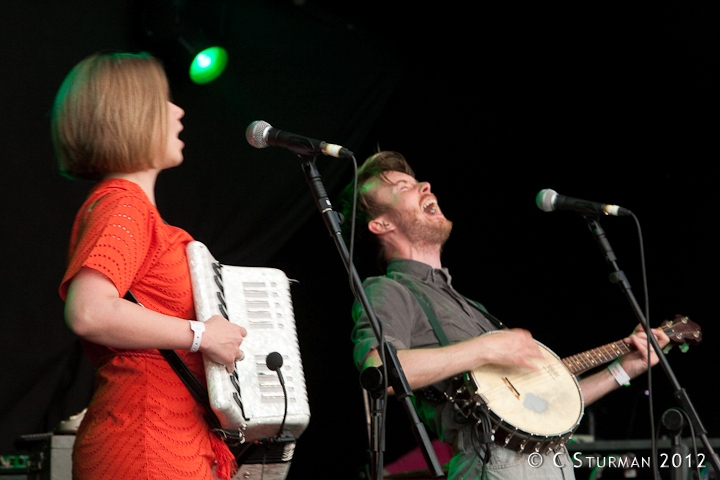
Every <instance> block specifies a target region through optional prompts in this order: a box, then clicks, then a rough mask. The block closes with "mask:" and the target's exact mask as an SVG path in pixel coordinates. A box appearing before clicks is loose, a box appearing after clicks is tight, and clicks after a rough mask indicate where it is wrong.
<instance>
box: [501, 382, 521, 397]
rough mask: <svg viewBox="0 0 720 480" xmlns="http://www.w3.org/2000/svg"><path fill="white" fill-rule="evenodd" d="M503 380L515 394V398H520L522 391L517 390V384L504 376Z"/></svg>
mask: <svg viewBox="0 0 720 480" xmlns="http://www.w3.org/2000/svg"><path fill="white" fill-rule="evenodd" d="M502 380H503V382H505V385H507V387H508V388H509V389H510V391H511V392H512V394H513V395H515V398H517V399H518V400H520V392H518V391H517V388H515V386H514V385H513V384H512V382H511V381H510V379H509V378H507V377H502Z"/></svg>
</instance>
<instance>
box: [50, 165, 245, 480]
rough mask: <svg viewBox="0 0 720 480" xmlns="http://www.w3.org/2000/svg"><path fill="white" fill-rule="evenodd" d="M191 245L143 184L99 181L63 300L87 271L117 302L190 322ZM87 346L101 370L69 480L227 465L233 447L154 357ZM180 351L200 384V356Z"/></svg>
mask: <svg viewBox="0 0 720 480" xmlns="http://www.w3.org/2000/svg"><path fill="white" fill-rule="evenodd" d="M190 241H192V237H191V236H190V235H189V234H188V233H187V232H185V231H184V230H182V229H180V228H177V227H173V226H170V225H167V224H165V223H164V222H163V220H162V218H161V217H160V213H159V212H158V210H157V208H156V207H155V206H154V205H152V204H151V203H150V201H149V199H148V198H147V196H146V195H145V193H144V192H143V191H142V189H141V188H140V187H139V186H138V185H137V184H135V183H133V182H130V181H127V180H122V179H110V180H105V181H103V182H100V183H99V184H98V185H97V186H96V187H95V188H94V189H93V190H92V192H91V193H90V195H89V197H88V199H87V200H86V201H85V203H84V204H83V206H82V207H81V209H80V211H79V212H78V214H77V216H76V218H75V223H74V225H73V230H72V236H71V240H70V253H69V259H68V269H67V271H66V273H65V276H64V278H63V280H62V283H61V285H60V296H61V297H62V298H63V300H65V298H66V295H67V289H68V285H69V280H71V279H72V277H73V276H74V275H75V274H76V273H77V272H78V271H79V270H80V269H81V268H82V267H89V268H93V269H95V270H98V271H100V272H102V273H103V274H105V275H106V276H107V277H108V278H109V279H110V280H111V281H112V282H113V283H114V284H115V287H116V288H117V290H118V292H119V293H120V295H121V296H122V295H125V293H126V292H127V291H128V290H131V291H132V292H133V294H134V295H135V297H136V298H137V299H138V301H139V302H140V303H141V304H142V305H144V306H145V307H146V308H149V309H151V310H155V311H157V312H161V313H164V314H167V315H172V316H175V317H179V318H186V319H188V320H191V319H194V318H195V311H194V306H193V298H192V289H191V288H192V287H191V283H190V272H189V268H188V263H187V256H186V253H185V247H186V245H187V244H188V243H189V242H190ZM188 328H189V327H188ZM83 345H84V347H85V350H86V353H87V354H88V357H89V358H90V360H91V361H92V362H93V364H94V365H95V367H96V374H95V390H94V394H93V397H92V400H91V401H90V405H89V406H88V410H87V413H86V414H85V418H84V419H83V421H82V424H81V425H80V428H79V430H78V433H77V437H76V441H75V447H74V450H73V478H74V479H77V480H84V479H88V480H100V479H109V478H123V479H131V478H132V479H134V478H137V479H148V480H150V479H173V480H175V479H183V478H189V479H193V480H195V479H208V480H211V479H212V478H213V475H212V468H213V467H214V466H215V461H216V458H219V459H226V458H227V456H228V455H230V453H229V450H227V447H226V446H225V444H224V443H222V442H221V441H219V440H218V439H217V438H216V437H215V436H214V435H213V434H212V432H211V431H210V430H209V427H208V424H207V422H206V421H205V420H204V418H203V413H204V410H203V407H202V405H200V404H199V403H198V402H196V401H195V399H194V398H193V397H192V395H191V394H190V392H189V390H188V389H187V387H186V386H185V384H184V383H182V381H181V380H180V378H179V377H178V376H177V374H176V373H175V371H174V370H173V369H172V367H171V366H170V365H169V364H168V362H167V361H166V360H165V358H164V357H163V356H162V355H161V354H160V353H159V352H158V350H126V349H117V348H108V347H104V346H101V345H96V344H92V343H90V342H83ZM178 353H179V354H180V356H181V357H182V358H183V360H185V362H186V363H187V364H188V366H189V367H190V368H191V369H192V370H193V371H194V372H195V374H196V375H197V376H198V378H199V379H200V381H201V382H203V383H204V382H205V371H204V367H203V361H202V355H201V354H199V353H194V354H192V353H189V352H188V351H179V352H178ZM216 467H217V471H216V475H218V476H219V475H220V474H223V473H229V471H230V469H231V465H229V464H228V463H227V462H226V461H225V460H220V462H219V464H218V465H217V466H216Z"/></svg>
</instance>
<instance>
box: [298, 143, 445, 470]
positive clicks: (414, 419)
mask: <svg viewBox="0 0 720 480" xmlns="http://www.w3.org/2000/svg"><path fill="white" fill-rule="evenodd" d="M298 156H299V157H300V159H301V160H302V169H303V172H304V173H305V179H306V180H307V182H308V185H309V186H310V190H311V192H312V194H313V197H314V199H315V204H316V206H317V207H318V210H319V211H320V214H321V215H322V216H323V219H324V221H325V225H326V226H327V228H328V231H329V232H330V235H331V236H332V238H333V240H334V241H335V245H336V247H337V249H338V252H339V253H340V256H341V258H342V261H343V263H344V264H345V268H346V269H347V271H348V273H349V274H350V277H351V280H352V291H353V294H354V295H355V298H356V299H357V300H358V302H360V304H361V305H362V306H363V308H364V309H365V313H366V314H367V316H368V319H369V320H370V325H371V326H372V328H373V331H374V332H375V336H376V338H377V340H378V343H379V344H380V345H383V346H384V348H383V353H384V355H385V362H386V363H385V364H386V367H387V372H388V384H389V385H391V386H392V387H393V390H394V392H395V396H396V397H397V399H398V400H399V401H400V402H401V403H402V405H403V407H404V408H405V411H406V413H407V415H408V417H409V419H410V424H411V427H412V429H413V434H414V435H415V440H416V441H417V442H418V445H419V446H420V448H421V450H422V453H423V456H424V457H425V462H426V463H427V465H428V467H429V469H430V472H431V474H432V475H433V478H444V476H445V475H444V473H443V470H442V467H441V466H440V462H439V460H438V459H437V455H436V454H435V450H433V448H432V443H431V441H430V437H429V436H428V434H427V431H426V430H425V425H424V424H423V423H422V421H421V420H420V418H419V417H418V414H417V412H416V411H415V408H414V407H413V404H412V400H411V397H412V396H413V393H412V391H411V390H410V385H409V384H408V382H407V378H405V373H404V372H403V370H402V366H401V365H400V361H399V360H398V358H397V355H396V353H395V349H394V348H392V346H391V345H390V344H388V343H387V342H384V341H383V339H382V332H381V328H380V321H379V320H378V318H377V316H376V315H375V312H374V311H373V309H372V306H371V305H370V302H369V301H368V299H367V296H366V295H365V290H364V289H363V287H362V281H361V280H360V276H359V275H358V273H357V271H356V269H355V266H354V264H353V263H352V259H351V258H350V253H349V251H348V249H347V245H345V241H344V240H343V238H342V231H341V230H340V222H339V220H338V215H337V212H335V211H334V210H333V208H332V203H331V202H330V199H329V198H328V195H327V192H326V191H325V187H324V185H323V183H322V179H321V178H320V174H319V172H318V170H317V168H316V167H315V163H314V161H313V158H311V157H305V156H302V155H298Z"/></svg>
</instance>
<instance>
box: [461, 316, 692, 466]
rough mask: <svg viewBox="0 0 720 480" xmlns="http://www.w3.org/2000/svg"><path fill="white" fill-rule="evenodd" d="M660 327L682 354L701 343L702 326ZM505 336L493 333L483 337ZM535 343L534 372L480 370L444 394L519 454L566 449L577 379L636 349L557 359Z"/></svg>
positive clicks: (578, 398) (576, 419)
mask: <svg viewBox="0 0 720 480" xmlns="http://www.w3.org/2000/svg"><path fill="white" fill-rule="evenodd" d="M660 328H661V329H662V330H663V331H664V332H665V334H667V336H668V337H669V338H670V341H671V342H673V343H678V344H680V345H681V348H683V349H687V347H688V346H689V345H695V344H697V343H699V342H700V340H701V339H702V333H701V331H700V327H699V326H698V325H697V324H696V323H695V322H693V321H692V320H690V319H689V318H687V317H685V316H682V315H676V316H675V320H674V321H665V322H664V323H663V324H662V325H661V326H660ZM504 334H506V332H505V331H503V330H495V331H491V332H488V333H485V334H484V335H504ZM537 343H538V345H539V346H540V349H541V351H542V358H539V359H536V360H535V361H534V362H533V363H535V366H536V367H537V368H536V369H535V370H530V369H528V368H523V367H508V366H502V365H484V366H482V367H480V368H478V369H475V370H473V371H471V372H465V373H464V374H462V375H459V376H457V377H455V379H454V381H453V387H452V389H451V390H450V391H451V392H452V393H450V394H448V395H447V396H448V399H449V400H451V401H452V402H453V403H454V404H455V406H456V408H457V409H458V410H459V411H460V412H461V413H462V414H463V415H464V416H465V417H466V418H474V419H476V420H479V419H480V418H481V417H480V416H479V415H480V414H484V413H486V414H488V416H489V417H490V421H491V426H490V431H491V433H492V436H493V440H494V441H495V443H497V444H499V445H501V446H504V447H506V448H509V449H511V450H515V451H517V452H520V453H523V452H539V453H545V452H547V451H550V450H555V449H557V448H558V447H560V446H561V445H564V444H565V443H566V442H567V441H568V440H569V439H570V437H571V436H572V434H573V432H574V431H575V429H577V427H578V426H579V424H580V420H581V418H582V416H583V411H584V408H585V404H584V400H583V396H582V391H581V390H580V385H579V384H578V381H577V379H576V375H580V374H582V373H585V372H587V371H588V370H591V369H593V368H595V367H597V366H600V365H603V364H605V363H607V362H610V361H612V360H614V359H616V358H618V357H620V356H622V355H625V354H626V353H629V352H631V351H632V350H634V349H635V347H634V346H633V345H628V344H627V343H625V342H624V341H623V340H617V341H615V342H611V343H608V344H606V345H603V346H600V347H597V348H593V349H591V350H588V351H585V352H582V353H578V354H576V355H572V356H570V357H567V358H564V359H560V358H559V357H558V356H557V355H556V354H555V353H553V352H552V351H551V350H550V349H548V348H547V347H546V346H545V345H543V344H542V343H540V342H537ZM478 409H480V411H478Z"/></svg>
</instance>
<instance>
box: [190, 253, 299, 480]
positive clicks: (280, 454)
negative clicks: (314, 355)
mask: <svg viewBox="0 0 720 480" xmlns="http://www.w3.org/2000/svg"><path fill="white" fill-rule="evenodd" d="M187 254H188V262H189V265H190V275H191V281H192V288H193V298H194V301H195V312H196V316H197V319H198V320H200V321H206V320H207V319H208V318H210V317H211V316H213V315H223V316H224V317H225V318H227V319H228V320H229V321H231V322H233V323H235V324H237V325H241V326H243V327H245V328H246V329H247V331H248V334H247V337H246V338H245V341H243V344H242V350H243V352H244V353H245V358H244V359H243V360H242V361H238V362H236V363H235V371H234V372H233V373H232V374H230V373H228V372H227V370H226V369H225V365H221V364H218V363H215V362H213V361H211V360H208V359H207V358H206V359H204V363H205V375H206V377H207V389H208V396H209V400H210V406H211V407H212V409H213V411H214V412H215V414H216V415H217V417H218V420H219V421H220V423H221V426H222V427H223V428H224V429H226V430H232V431H233V432H237V433H238V434H239V436H240V438H241V442H240V443H241V444H242V445H241V447H243V446H244V447H245V448H244V449H242V448H241V450H240V451H241V452H242V453H241V454H238V453H237V452H236V457H237V459H238V464H239V467H240V469H239V470H238V473H237V474H236V475H235V477H234V478H236V479H240V478H259V477H260V476H263V478H272V479H284V478H285V476H286V475H287V472H288V470H289V468H290V461H291V460H292V457H293V453H294V449H295V441H296V440H297V439H298V438H299V437H300V435H301V434H302V433H303V431H304V430H305V428H306V427H307V425H308V423H309V421H310V409H309V406H308V399H307V391H306V388H305V375H304V373H303V367H302V360H301V358H300V348H299V345H298V341H297V331H296V329H295V318H294V313H293V307H292V298H291V295H290V281H289V280H288V278H287V277H286V276H285V274H284V273H283V272H282V271H281V270H278V269H274V268H263V267H239V266H228V265H222V264H220V263H219V262H218V261H217V260H215V258H214V257H213V256H212V254H211V253H210V251H209V250H208V248H207V247H206V246H205V245H204V244H202V243H201V242H198V241H194V242H191V243H189V244H188V246H187ZM278 354H279V355H280V357H279V356H278ZM269 355H270V356H269ZM278 357H279V358H280V362H279V364H280V365H282V372H283V373H280V370H279V368H278V365H277V363H278V362H277V358H278ZM268 359H271V360H270V363H271V365H270V366H268V363H269V362H268ZM243 450H244V451H243ZM260 472H262V474H261V473H260Z"/></svg>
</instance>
